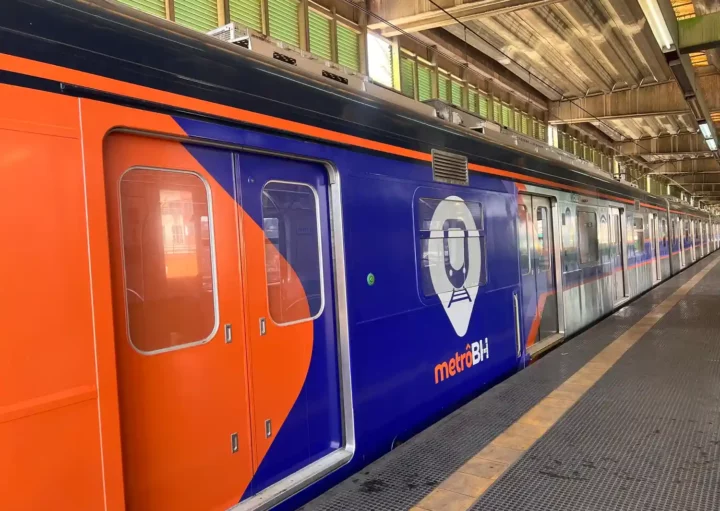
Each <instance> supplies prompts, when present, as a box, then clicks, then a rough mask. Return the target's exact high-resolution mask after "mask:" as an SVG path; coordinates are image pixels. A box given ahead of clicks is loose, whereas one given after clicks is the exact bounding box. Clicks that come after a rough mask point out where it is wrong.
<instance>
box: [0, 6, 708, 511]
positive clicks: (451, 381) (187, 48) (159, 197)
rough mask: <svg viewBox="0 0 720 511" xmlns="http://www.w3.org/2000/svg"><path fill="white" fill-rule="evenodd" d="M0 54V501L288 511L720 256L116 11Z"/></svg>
mask: <svg viewBox="0 0 720 511" xmlns="http://www.w3.org/2000/svg"><path fill="white" fill-rule="evenodd" d="M0 35H1V37H0V40H2V53H0V70H1V72H0V98H2V99H1V100H0V101H2V108H0V112H1V114H0V142H2V146H1V147H2V151H1V152H0V155H1V156H0V170H1V171H2V177H3V185H4V189H5V190H6V193H5V200H4V201H2V203H0V204H1V205H0V211H1V212H2V215H3V218H4V219H5V220H3V221H2V222H0V234H1V235H2V239H3V240H4V241H5V244H4V246H3V248H4V250H3V261H2V262H3V264H2V265H0V274H1V275H0V281H2V283H3V286H2V287H1V288H0V297H2V303H3V321H2V322H0V333H1V334H2V335H1V336H0V338H1V339H2V341H0V361H2V362H0V364H1V365H0V373H1V374H3V377H4V382H5V384H4V385H2V386H1V387H0V451H1V452H3V454H4V455H3V456H2V457H0V480H2V483H1V484H2V487H1V489H0V508H1V509H8V510H9V509H12V510H24V509H28V510H30V509H33V510H35V509H44V508H51V509H58V508H59V509H72V510H100V509H104V510H115V511H119V510H123V509H128V510H131V511H163V510H173V511H179V510H194V511H196V510H224V509H234V510H245V509H268V508H271V507H277V508H284V509H292V508H295V507H297V506H299V505H302V504H303V503H304V502H307V501H308V500H309V499H311V498H312V497H313V496H315V495H318V494H319V493H321V492H323V491H325V490H327V489H328V488H330V487H331V486H332V485H334V484H336V483H337V482H339V481H341V480H342V479H344V478H346V477H348V476H349V475H350V474H352V473H353V472H354V471H357V470H359V469H360V468H362V467H363V466H364V465H366V464H367V463H369V462H371V461H372V460H374V459H376V458H378V457H379V456H381V455H383V454H384V453H386V452H388V451H389V450H391V449H392V448H393V447H394V446H395V445H397V444H398V443H399V442H402V441H403V440H404V439H406V438H408V437H410V436H411V435H413V434H415V433H416V432H418V431H419V430H421V429H422V428H423V427H426V426H427V425H429V424H431V423H432V422H434V421H436V420H437V419H438V418H440V417H442V416H443V415H445V414H447V413H448V412H449V411H451V410H453V409H454V408H456V407H457V406H459V405H460V404H462V403H463V402H466V401H467V400H469V399H471V398H472V397H474V396H476V395H477V394H478V393H480V392H482V391H483V390H485V389H487V388H489V387H490V386H492V385H493V384H495V383H496V382H498V381H500V380H502V379H503V378H506V377H508V376H509V375H511V374H513V373H515V372H516V371H518V370H521V369H522V368H523V367H524V366H525V365H526V364H527V363H528V361H529V360H530V358H531V357H533V356H537V355H539V354H540V353H542V351H543V350H545V349H548V348H549V347H551V346H553V345H555V344H557V343H558V342H561V341H562V340H563V339H565V338H567V337H568V336H569V335H570V334H572V333H574V332H577V331H578V330H580V329H582V328H584V327H586V326H588V325H589V324H591V323H593V322H594V321H596V320H598V319H599V318H601V317H603V316H604V315H607V314H610V313H611V312H612V311H614V310H615V309H616V308H617V307H619V306H621V305H622V304H624V303H626V302H627V301H628V300H630V299H632V298H634V297H637V296H638V295H639V294H641V293H643V292H644V291H646V290H647V289H650V288H651V287H652V286H654V285H656V284H657V283H659V282H661V281H663V280H665V279H667V278H669V277H670V276H671V275H673V274H675V273H677V272H679V271H681V270H682V269H683V268H685V267H687V266H689V265H691V264H692V263H693V262H695V261H697V260H698V259H700V258H701V257H703V256H705V255H707V254H708V253H710V252H711V251H713V250H715V249H717V248H718V243H719V242H720V239H719V237H718V235H719V234H720V233H719V232H718V220H717V219H716V218H712V217H710V216H709V215H708V214H707V213H705V212H702V211H700V210H698V209H695V208H692V207H690V206H688V205H686V204H681V203H676V202H669V201H668V199H666V198H661V197H655V196H652V195H648V194H646V193H644V192H642V191H640V190H638V189H636V188H633V187H631V186H629V185H627V184H623V183H619V182H617V181H615V180H613V179H612V178H611V177H610V176H604V175H602V174H600V173H593V172H588V171H585V170H582V169H580V168H578V167H577V166H573V165H571V164H569V163H562V162H558V161H554V160H551V159H548V158H544V157H541V156H540V155H538V154H535V153H532V152H525V151H519V150H518V149H516V148H513V147H510V146H504V145H502V144H497V143H495V142H493V141H492V140H490V139H489V138H488V137H487V136H485V135H483V134H479V133H474V132H472V131H470V130H467V129H465V128H462V127H458V126H454V125H452V124H450V123H446V122H443V121H442V120H440V119H437V118H432V117H429V116H428V117H423V116H421V115H419V114H417V113H415V112H413V111H410V110H406V109H404V108H402V107H399V106H396V105H393V104H390V103H387V102H384V101H382V100H379V99H377V98H374V97H372V96H369V95H366V94H362V93H358V92H353V91H351V90H347V89H346V88H343V87H342V86H341V85H337V84H332V83H329V82H327V81H322V80H320V79H316V78H311V77H309V76H307V75H305V74H304V73H302V72H301V71H297V70H293V69H292V68H291V66H285V67H283V66H282V65H278V64H277V63H273V62H272V61H269V60H267V59H264V58H260V57H257V56H254V55H253V54H251V53H250V52H248V51H246V50H244V49H243V48H238V47H235V46H232V45H229V44H227V43H223V42H220V41H217V40H214V39H212V38H210V37H207V36H204V35H202V34H197V33H195V32H191V31H189V30H185V29H183V28H180V27H177V26H175V25H173V24H171V23H167V22H164V21H161V20H155V19H152V18H151V17H149V16H139V17H136V16H135V15H134V14H132V11H130V10H129V9H126V8H123V7H121V6H116V5H115V4H112V3H107V2H100V1H95V2H93V1H69V0H67V1H63V2H59V1H51V0H45V1H42V0H36V1H29V0H7V1H6V2H5V5H4V15H3V16H2V17H0ZM711 226H712V228H711ZM711 233H712V234H711Z"/></svg>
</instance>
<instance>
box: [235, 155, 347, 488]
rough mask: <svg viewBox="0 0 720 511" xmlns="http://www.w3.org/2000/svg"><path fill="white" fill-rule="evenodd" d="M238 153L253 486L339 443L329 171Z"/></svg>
mask: <svg viewBox="0 0 720 511" xmlns="http://www.w3.org/2000/svg"><path fill="white" fill-rule="evenodd" d="M236 158H237V159H236V161H237V168H238V173H239V177H238V182H239V183H241V185H240V188H241V193H240V199H241V205H242V210H243V218H242V222H241V225H242V231H243V246H242V251H243V256H244V264H245V270H246V271H245V275H246V286H245V288H246V299H247V325H248V328H247V331H248V334H247V338H248V352H249V353H248V354H249V373H250V375H249V376H250V382H251V393H250V402H251V411H252V433H253V443H254V451H253V454H254V456H253V458H254V459H255V470H256V473H255V475H254V477H253V482H252V488H251V492H252V493H257V492H259V491H261V490H263V489H264V488H266V487H268V486H270V485H272V484H274V483H276V482H278V481H279V480H281V479H283V478H284V477H286V476H289V475H291V474H293V473H294V472H296V471H298V470H300V469H302V468H304V467H306V466H307V465H309V464H310V463H312V462H314V461H317V460H319V459H320V458H322V457H323V456H325V455H328V454H330V453H332V452H333V451H335V450H337V449H338V448H339V446H341V445H343V434H342V417H341V409H340V388H339V384H340V378H339V368H338V366H337V361H338V343H337V332H336V310H335V299H334V293H333V291H332V290H333V289H334V282H333V278H334V277H333V275H334V274H333V265H334V262H333V254H332V245H331V235H330V232H331V226H330V211H329V180H328V173H327V169H326V168H325V167H323V166H322V165H319V164H316V163H310V162H301V161H294V160H288V159H284V158H280V157H274V156H266V155H259V154H249V153H241V154H237V155H236Z"/></svg>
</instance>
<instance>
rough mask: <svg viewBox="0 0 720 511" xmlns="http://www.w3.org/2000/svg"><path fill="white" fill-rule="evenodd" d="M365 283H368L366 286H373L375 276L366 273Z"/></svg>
mask: <svg viewBox="0 0 720 511" xmlns="http://www.w3.org/2000/svg"><path fill="white" fill-rule="evenodd" d="M367 283H368V286H372V285H374V284H375V275H373V274H372V273H368V276H367Z"/></svg>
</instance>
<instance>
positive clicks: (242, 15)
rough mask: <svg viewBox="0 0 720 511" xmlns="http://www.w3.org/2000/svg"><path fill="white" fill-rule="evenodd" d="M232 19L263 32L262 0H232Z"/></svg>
mask: <svg viewBox="0 0 720 511" xmlns="http://www.w3.org/2000/svg"><path fill="white" fill-rule="evenodd" d="M230 21H235V22H237V23H240V24H241V25H244V26H246V27H250V28H252V29H253V30H257V31H258V32H262V31H263V27H262V2H261V0H230Z"/></svg>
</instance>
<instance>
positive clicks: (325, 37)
mask: <svg viewBox="0 0 720 511" xmlns="http://www.w3.org/2000/svg"><path fill="white" fill-rule="evenodd" d="M308 25H309V27H310V53H312V54H314V55H317V56H318V57H320V58H323V59H325V60H332V38H331V35H330V26H331V22H330V19H329V18H326V17H325V16H323V15H322V14H318V13H317V12H315V11H313V10H312V9H310V10H309V11H308Z"/></svg>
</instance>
